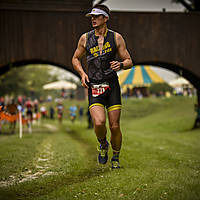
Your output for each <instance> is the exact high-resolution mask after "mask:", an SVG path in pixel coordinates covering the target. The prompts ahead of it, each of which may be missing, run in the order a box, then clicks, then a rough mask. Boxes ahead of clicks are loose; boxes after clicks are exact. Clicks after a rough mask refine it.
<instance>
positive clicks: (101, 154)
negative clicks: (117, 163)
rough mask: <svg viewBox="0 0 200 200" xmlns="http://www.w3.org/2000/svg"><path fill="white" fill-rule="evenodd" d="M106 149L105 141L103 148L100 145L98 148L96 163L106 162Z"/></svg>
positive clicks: (107, 145)
mask: <svg viewBox="0 0 200 200" xmlns="http://www.w3.org/2000/svg"><path fill="white" fill-rule="evenodd" d="M108 147H109V143H108V141H106V145H105V146H104V147H103V146H102V145H101V144H100V147H99V149H98V151H99V155H98V161H99V163H100V164H106V163H107V161H108Z"/></svg>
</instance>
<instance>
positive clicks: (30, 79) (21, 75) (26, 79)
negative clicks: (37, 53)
mask: <svg viewBox="0 0 200 200" xmlns="http://www.w3.org/2000/svg"><path fill="white" fill-rule="evenodd" d="M56 80H58V77H57V76H56V75H53V74H50V73H49V67H48V66H47V65H28V66H25V67H18V68H13V69H11V70H10V71H9V72H7V73H6V74H3V75H2V76H0V96H5V95H11V96H18V95H26V96H34V97H39V96H41V95H43V94H44V91H43V89H42V86H43V85H44V84H46V83H49V82H51V81H56Z"/></svg>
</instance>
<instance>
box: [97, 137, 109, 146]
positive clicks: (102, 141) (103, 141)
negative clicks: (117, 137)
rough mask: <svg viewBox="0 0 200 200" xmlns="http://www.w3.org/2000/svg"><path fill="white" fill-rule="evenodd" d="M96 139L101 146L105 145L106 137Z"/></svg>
mask: <svg viewBox="0 0 200 200" xmlns="http://www.w3.org/2000/svg"><path fill="white" fill-rule="evenodd" d="M98 141H99V142H100V144H101V146H102V147H106V145H107V140H106V137H105V138H104V139H98Z"/></svg>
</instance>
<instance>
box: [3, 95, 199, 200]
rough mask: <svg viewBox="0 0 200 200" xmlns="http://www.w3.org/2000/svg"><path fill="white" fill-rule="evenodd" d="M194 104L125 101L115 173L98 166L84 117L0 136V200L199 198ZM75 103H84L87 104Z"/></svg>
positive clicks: (176, 99) (171, 100)
mask: <svg viewBox="0 0 200 200" xmlns="http://www.w3.org/2000/svg"><path fill="white" fill-rule="evenodd" d="M195 101H196V99H195V98H188V97H173V98H169V99H166V98H163V99H161V98H146V99H142V100H137V99H129V100H124V102H123V111H122V119H121V127H122V132H123V146H122V150H121V157H120V162H121V166H122V168H121V169H120V170H110V165H109V163H108V164H106V165H105V166H100V165H98V164H97V161H96V155H97V152H96V145H97V142H96V138H95V135H94V132H93V130H91V129H87V128H86V127H87V122H86V117H85V118H84V119H83V121H81V122H80V121H79V120H78V119H77V121H75V123H74V124H72V123H71V122H70V121H69V119H68V116H67V115H66V116H65V120H64V121H63V124H62V125H59V123H58V122H57V121H50V120H45V121H44V123H42V124H41V125H40V126H38V125H37V124H36V125H34V128H33V130H34V131H33V134H28V133H25V134H24V136H23V138H22V139H19V138H18V135H17V134H16V135H9V136H8V135H0V151H1V154H0V185H2V184H5V183H8V185H7V186H6V185H5V186H1V187H0V199H2V200H6V199H34V200H36V199H37V200H43V199H46V200H47V199H48V200H49V199H52V200H54V199H58V200H62V199H69V200H71V199H81V200H82V199H88V200H90V199H110V200H112V199H130V200H133V199H136V200H139V199H140V200H141V199H142V200H143V199H146V200H151V199H152V200H154V199H155V200H158V199H159V200H198V199H200V157H199V152H200V130H191V128H192V126H193V123H194V119H195V116H196V114H195V112H194V103H195ZM72 103H74V102H69V101H66V102H65V106H66V107H68V106H69V105H71V104H72ZM75 104H82V105H83V106H84V108H85V110H86V108H87V102H75ZM45 124H51V126H53V127H56V128H57V130H55V128H52V129H50V128H47V127H46V126H45ZM108 135H110V133H109V132H108ZM109 156H111V150H110V151H109ZM47 159H48V160H47ZM38 166H39V167H38ZM31 175H35V176H36V178H35V179H33V178H32V179H31V178H30V177H31ZM27 177H28V178H29V179H28V180H26V178H27ZM21 180H23V182H20V181H21Z"/></svg>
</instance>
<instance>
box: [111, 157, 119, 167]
mask: <svg viewBox="0 0 200 200" xmlns="http://www.w3.org/2000/svg"><path fill="white" fill-rule="evenodd" d="M111 165H112V166H111V168H112V169H119V168H120V164H119V158H115V157H112V159H111Z"/></svg>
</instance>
